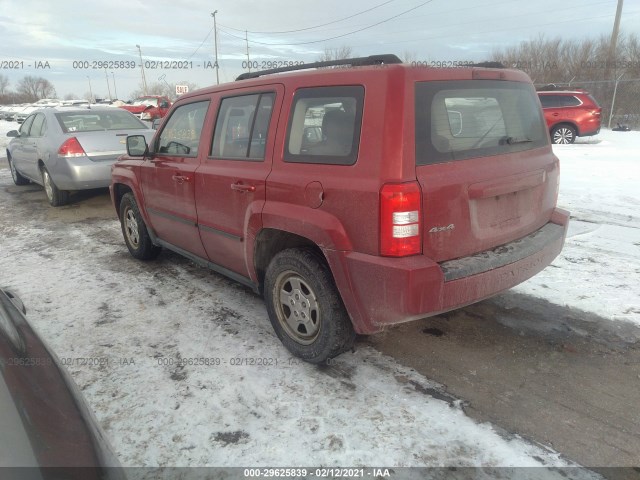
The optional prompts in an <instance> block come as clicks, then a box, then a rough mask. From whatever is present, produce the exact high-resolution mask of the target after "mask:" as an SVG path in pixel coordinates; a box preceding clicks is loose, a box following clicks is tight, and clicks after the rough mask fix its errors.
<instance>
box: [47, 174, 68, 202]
mask: <svg viewBox="0 0 640 480" xmlns="http://www.w3.org/2000/svg"><path fill="white" fill-rule="evenodd" d="M42 185H43V186H44V192H45V193H46V194H47V200H49V203H50V204H51V206H52V207H61V206H62V205H66V204H67V203H69V192H68V191H67V190H60V189H59V188H58V187H57V186H56V184H55V183H54V182H53V179H52V178H51V175H50V174H49V171H48V170H47V167H45V166H43V167H42Z"/></svg>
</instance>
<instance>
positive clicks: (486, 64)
mask: <svg viewBox="0 0 640 480" xmlns="http://www.w3.org/2000/svg"><path fill="white" fill-rule="evenodd" d="M469 66H470V67H482V68H507V67H505V66H504V64H503V63H502V62H494V61H490V62H479V63H473V64H471V65H469Z"/></svg>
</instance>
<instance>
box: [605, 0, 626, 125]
mask: <svg viewBox="0 0 640 480" xmlns="http://www.w3.org/2000/svg"><path fill="white" fill-rule="evenodd" d="M621 16H622V0H618V8H617V9H616V19H615V20H614V22H613V31H612V32H611V40H610V41H609V53H608V55H607V63H606V65H605V77H604V78H606V79H607V80H609V78H610V77H611V70H612V69H613V78H615V76H616V74H617V73H618V72H617V71H616V70H617V69H616V47H617V45H618V31H619V29H620V17H621ZM620 78H622V75H620V77H618V79H617V80H616V81H615V86H614V87H613V98H612V99H611V110H610V111H609V125H608V128H611V117H612V116H613V107H614V104H615V102H616V93H617V90H618V82H619V81H620Z"/></svg>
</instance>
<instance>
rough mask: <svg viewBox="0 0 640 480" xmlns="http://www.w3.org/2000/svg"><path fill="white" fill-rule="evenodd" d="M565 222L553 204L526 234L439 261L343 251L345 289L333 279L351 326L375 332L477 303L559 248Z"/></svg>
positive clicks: (527, 272)
mask: <svg viewBox="0 0 640 480" xmlns="http://www.w3.org/2000/svg"><path fill="white" fill-rule="evenodd" d="M568 224H569V213H568V212H566V211H564V210H561V209H556V210H555V211H554V213H553V215H552V218H551V221H550V222H549V223H547V224H546V225H544V226H543V227H542V228H540V229H539V230H537V231H535V232H533V233H531V234H529V235H527V236H526V237H523V238H521V239H518V240H515V241H513V242H510V243H508V244H505V245H502V246H500V247H497V248H495V249H493V250H488V251H486V252H481V253H478V254H475V255H472V256H469V257H464V258H461V259H456V260H450V261H447V262H443V263H440V264H438V263H436V262H434V261H432V260H430V259H429V258H427V257H424V256H413V257H406V258H386V257H378V256H373V255H365V254H361V253H355V252H345V253H344V254H343V258H341V259H340V260H339V261H340V263H341V264H343V265H344V267H345V271H346V272H348V275H349V278H348V286H346V291H345V285H344V283H343V282H341V281H340V278H336V280H337V283H338V288H339V290H340V292H341V294H342V298H343V300H344V303H345V306H346V308H347V310H348V312H349V314H350V316H351V319H352V321H353V324H354V328H355V330H356V331H357V332H358V333H363V334H371V333H376V332H378V331H380V330H382V329H383V328H384V327H385V326H386V325H392V324H396V323H402V322H406V321H410V320H417V319H419V318H425V317H429V316H432V315H437V314H439V313H442V312H446V311H448V310H453V309H455V308H460V307H463V306H465V305H469V304H472V303H475V302H478V301H480V300H482V299H485V298H487V297H490V296H492V295H495V294H497V293H500V292H502V291H503V290H506V289H509V288H511V287H513V286H515V285H518V284H519V283H521V282H523V281H525V280H527V279H528V278H530V277H532V276H533V275H535V274H536V273H538V272H540V271H541V270H542V269H544V268H545V267H546V266H547V265H549V264H550V263H551V262H552V261H553V259H554V258H555V257H556V256H557V255H558V254H559V253H560V251H561V250H562V246H563V245H564V241H565V237H566V233H567V228H568ZM332 253H334V254H335V253H336V252H332ZM328 256H329V257H331V255H328ZM330 261H331V260H330ZM332 263H333V262H332Z"/></svg>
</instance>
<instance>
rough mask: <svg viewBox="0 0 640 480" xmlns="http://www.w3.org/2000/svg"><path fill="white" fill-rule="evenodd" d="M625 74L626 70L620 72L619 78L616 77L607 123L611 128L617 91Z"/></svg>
mask: <svg viewBox="0 0 640 480" xmlns="http://www.w3.org/2000/svg"><path fill="white" fill-rule="evenodd" d="M623 75H624V72H623V73H621V74H620V76H619V77H618V78H616V85H615V87H613V99H612V100H611V111H610V112H609V123H608V124H607V128H608V129H611V119H612V118H613V109H614V107H615V106H616V93H618V82H619V81H620V79H621V78H622V76H623Z"/></svg>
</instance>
